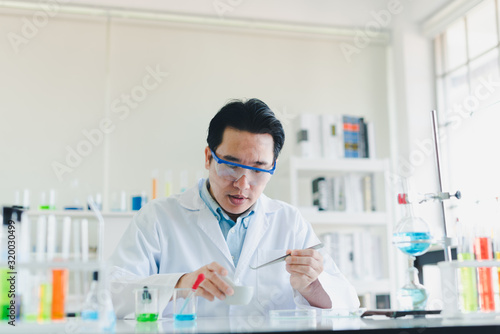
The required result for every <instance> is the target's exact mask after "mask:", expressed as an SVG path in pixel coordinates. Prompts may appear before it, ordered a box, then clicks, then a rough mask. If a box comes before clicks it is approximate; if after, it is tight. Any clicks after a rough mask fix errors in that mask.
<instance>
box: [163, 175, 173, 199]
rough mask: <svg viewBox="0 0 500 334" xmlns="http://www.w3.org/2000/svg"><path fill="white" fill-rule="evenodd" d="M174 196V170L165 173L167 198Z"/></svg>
mask: <svg viewBox="0 0 500 334" xmlns="http://www.w3.org/2000/svg"><path fill="white" fill-rule="evenodd" d="M170 195H172V170H170V169H167V170H166V171H165V197H169V196H170Z"/></svg>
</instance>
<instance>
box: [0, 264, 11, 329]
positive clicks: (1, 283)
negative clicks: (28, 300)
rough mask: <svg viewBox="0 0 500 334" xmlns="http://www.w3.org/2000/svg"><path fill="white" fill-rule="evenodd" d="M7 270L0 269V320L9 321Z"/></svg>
mask: <svg viewBox="0 0 500 334" xmlns="http://www.w3.org/2000/svg"><path fill="white" fill-rule="evenodd" d="M8 277H9V276H7V269H4V268H1V269H0V291H1V295H0V320H8V319H9V305H10V298H9V294H8V293H7V292H8V291H9V281H7V278H8Z"/></svg>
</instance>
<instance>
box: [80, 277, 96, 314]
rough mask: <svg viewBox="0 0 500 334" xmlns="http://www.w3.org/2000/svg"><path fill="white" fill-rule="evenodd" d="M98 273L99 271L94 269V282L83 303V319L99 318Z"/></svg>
mask: <svg viewBox="0 0 500 334" xmlns="http://www.w3.org/2000/svg"><path fill="white" fill-rule="evenodd" d="M98 275H99V274H98V272H97V271H94V273H93V274H92V283H91V284H90V289H89V292H88V293H87V297H86V298H85V302H84V303H83V307H82V319H83V320H86V321H97V320H99V301H98V299H97V292H98V291H97V289H98V278H99V276H98Z"/></svg>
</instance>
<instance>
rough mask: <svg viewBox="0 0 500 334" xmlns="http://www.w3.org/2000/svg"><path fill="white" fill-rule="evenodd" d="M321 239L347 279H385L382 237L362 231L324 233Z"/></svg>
mask: <svg viewBox="0 0 500 334" xmlns="http://www.w3.org/2000/svg"><path fill="white" fill-rule="evenodd" d="M320 239H321V241H322V242H323V244H324V245H325V250H326V251H327V252H328V254H329V255H330V256H331V257H332V259H333V261H334V262H335V264H336V265H337V267H338V268H339V270H340V271H341V272H342V273H343V274H344V275H345V276H346V277H347V278H349V279H355V280H362V281H373V280H378V279H381V278H383V270H382V266H383V265H384V263H383V257H382V256H383V255H382V241H381V236H379V235H377V234H371V233H370V232H369V231H361V230H360V231H353V232H329V233H324V234H322V235H321V236H320Z"/></svg>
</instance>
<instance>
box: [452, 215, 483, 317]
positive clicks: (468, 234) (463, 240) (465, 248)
mask: <svg viewBox="0 0 500 334" xmlns="http://www.w3.org/2000/svg"><path fill="white" fill-rule="evenodd" d="M456 227H457V231H458V252H457V258H458V261H472V260H474V247H473V244H474V242H473V240H474V236H473V233H472V229H471V228H470V227H467V226H465V225H464V224H462V223H461V222H460V221H459V219H458V218H457V222H456ZM459 275H460V304H461V309H462V311H464V312H475V311H477V309H478V304H477V281H476V270H475V268H470V267H462V268H460V273H459Z"/></svg>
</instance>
